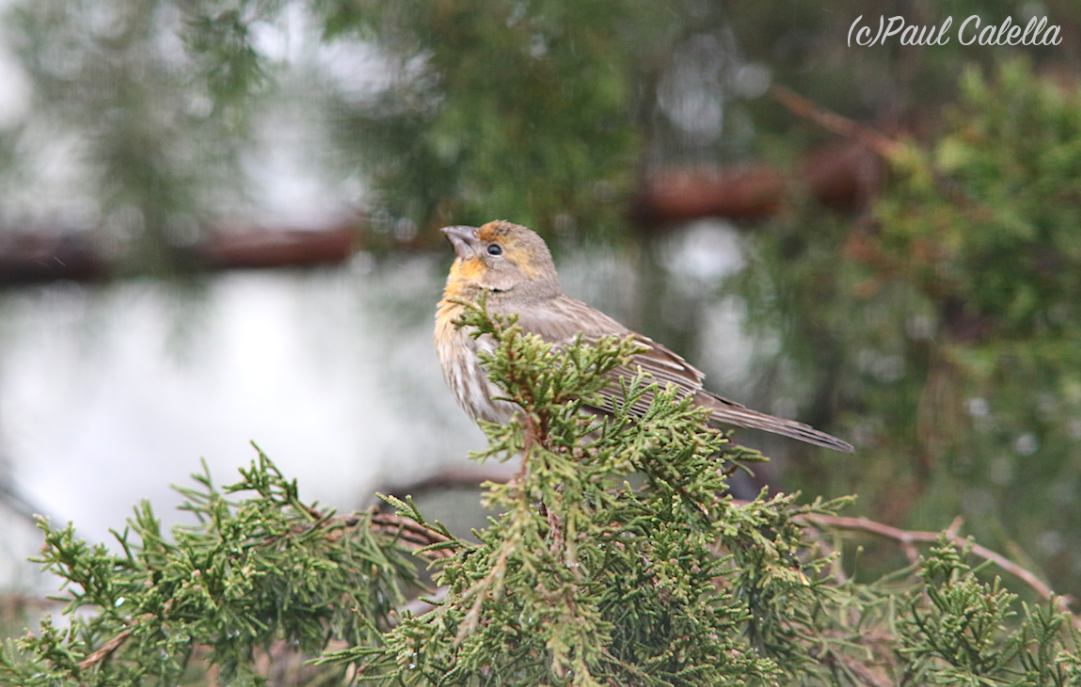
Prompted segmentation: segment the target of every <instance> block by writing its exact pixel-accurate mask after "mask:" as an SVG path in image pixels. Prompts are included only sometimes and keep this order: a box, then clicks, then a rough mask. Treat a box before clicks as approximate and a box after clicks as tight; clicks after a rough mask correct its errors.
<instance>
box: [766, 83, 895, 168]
mask: <svg viewBox="0 0 1081 687" xmlns="http://www.w3.org/2000/svg"><path fill="white" fill-rule="evenodd" d="M770 95H771V96H773V98H774V99H775V100H776V101H777V102H779V103H781V104H782V105H784V106H785V107H787V108H788V109H789V110H790V111H791V112H792V113H793V114H795V115H797V116H799V117H803V118H804V119H809V120H811V121H812V122H814V123H815V124H817V125H819V126H820V127H822V128H823V129H825V130H826V131H830V132H833V133H835V134H837V135H838V136H844V137H845V138H849V139H852V140H853V141H856V142H857V143H859V144H861V145H863V146H864V147H866V148H868V149H870V150H873V151H874V152H876V153H878V154H879V155H881V156H882V157H885V158H892V157H894V156H896V155H897V154H898V153H900V152H901V150H902V148H903V147H904V146H902V145H901V144H900V143H898V142H897V141H895V140H893V139H892V138H890V137H889V136H886V135H885V134H883V133H881V132H878V131H876V130H874V129H872V128H871V127H869V126H867V125H865V124H860V123H859V122H856V121H853V120H851V119H849V118H847V117H842V116H841V115H839V114H837V113H836V112H831V111H830V110H827V109H826V108H824V107H821V106H820V105H817V104H815V103H813V102H811V101H810V100H808V99H806V98H804V97H803V96H801V95H799V94H798V93H796V92H795V91H793V90H791V89H788V88H785V87H784V86H773V87H772V88H770Z"/></svg>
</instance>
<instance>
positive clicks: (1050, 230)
mask: <svg viewBox="0 0 1081 687" xmlns="http://www.w3.org/2000/svg"><path fill="white" fill-rule="evenodd" d="M961 83H962V99H961V102H960V103H959V104H958V106H956V107H954V108H952V109H951V111H950V114H949V115H948V117H947V122H948V123H947V125H946V129H945V131H944V132H943V134H942V135H941V136H940V137H939V138H937V139H936V141H935V142H934V144H933V146H931V147H929V148H928V149H921V148H917V147H915V146H910V147H908V148H907V149H906V150H905V152H904V153H902V154H901V156H900V157H898V158H897V159H896V160H895V161H894V170H895V173H894V178H893V180H892V182H891V183H890V184H889V185H888V186H887V187H886V188H885V190H884V191H883V193H882V195H881V196H880V197H879V198H877V199H876V200H875V201H874V203H873V207H872V209H871V211H870V213H869V214H868V215H867V216H866V217H864V218H863V219H861V220H860V221H857V222H854V223H852V222H839V221H837V220H836V219H835V218H831V217H829V216H824V215H823V214H822V213H821V212H816V211H814V210H813V209H812V208H806V211H805V212H798V213H793V214H792V215H791V216H789V217H787V218H786V219H784V220H781V221H777V222H774V223H772V224H771V225H770V227H769V228H770V231H763V232H761V234H760V235H759V238H758V241H756V243H755V247H756V252H755V259H754V260H753V261H752V263H751V266H750V267H749V268H748V269H747V270H745V272H744V273H743V275H742V276H741V278H740V282H739V284H738V287H739V290H740V292H741V293H743V294H744V295H745V296H746V297H747V302H748V303H749V304H750V306H751V312H750V315H749V316H748V322H750V323H753V325H754V326H755V327H757V328H759V329H760V330H766V331H769V332H770V333H772V334H776V333H778V332H780V333H781V334H782V338H783V341H784V346H783V348H784V352H783V358H784V359H785V360H788V361H797V363H798V364H797V366H796V369H797V370H799V371H800V372H799V373H797V375H796V377H800V376H801V375H811V377H812V378H811V379H810V380H808V379H806V378H804V379H803V384H804V385H806V386H809V387H811V388H813V389H818V390H820V391H819V392H818V393H819V396H818V397H817V398H816V403H815V404H814V406H815V408H817V409H818V410H819V411H820V412H821V410H822V409H824V408H830V407H832V408H835V409H837V412H839V414H840V416H841V417H842V418H843V424H845V425H847V426H848V427H850V435H851V436H852V437H853V438H854V439H855V440H856V441H857V442H858V443H859V444H862V446H863V447H864V450H863V451H861V452H860V453H862V454H865V455H867V456H869V457H870V458H872V460H871V462H864V461H859V462H858V463H853V464H850V465H848V466H841V465H839V464H837V463H836V461H831V463H830V465H829V469H828V470H825V469H824V465H823V464H822V463H821V462H819V461H817V460H814V459H813V458H811V457H809V458H808V460H807V461H806V462H803V463H801V464H800V465H801V467H799V468H794V472H798V473H801V481H802V482H803V483H804V484H805V485H807V486H808V488H809V489H812V490H813V493H821V492H822V490H823V489H825V490H826V491H829V490H830V487H827V486H826V483H829V482H832V483H833V487H832V488H833V489H838V490H840V491H843V492H848V491H850V490H854V491H856V492H858V493H860V494H861V496H862V497H863V498H864V500H866V501H868V502H869V504H871V505H872V507H873V508H874V510H875V511H876V514H877V516H878V517H882V518H884V519H886V520H892V521H906V520H907V521H908V522H910V523H912V524H915V525H924V524H928V523H931V522H937V523H941V522H943V521H944V520H946V519H949V518H950V517H951V516H952V515H953V514H956V513H960V514H963V515H964V516H966V517H967V518H968V519H969V521H970V524H971V526H972V528H973V531H974V532H975V533H976V534H977V535H978V536H980V537H982V538H984V539H985V540H987V541H991V542H995V543H996V544H997V545H998V546H1003V547H1005V548H1007V549H1010V550H1012V551H1013V552H1014V553H1015V554H1016V555H1021V556H1024V555H1031V556H1033V557H1034V558H1036V559H1037V560H1038V561H1039V563H1040V564H1041V565H1042V566H1044V569H1045V570H1046V572H1047V574H1048V575H1050V576H1051V579H1052V580H1053V581H1055V582H1057V583H1058V586H1059V588H1061V589H1064V590H1065V589H1069V590H1070V591H1071V592H1076V591H1078V590H1081V587H1078V586H1077V585H1078V582H1077V579H1078V573H1079V572H1081V559H1079V558H1078V556H1077V554H1076V552H1077V551H1078V550H1079V546H1078V544H1079V543H1081V517H1079V515H1081V513H1079V512H1078V508H1079V505H1081V504H1079V503H1078V500H1077V498H1076V494H1077V488H1078V485H1079V480H1081V465H1079V464H1078V462H1077V460H1076V455H1077V451H1078V448H1079V447H1081V357H1079V355H1081V329H1079V326H1078V323H1079V322H1081V311H1078V303H1079V302H1081V234H1079V233H1078V231H1077V227H1078V226H1079V223H1081V217H1079V216H1078V209H1077V200H1078V193H1079V190H1081V95H1079V94H1078V91H1077V89H1076V87H1074V86H1071V87H1069V88H1067V89H1063V88H1062V87H1060V86H1058V85H1056V84H1054V83H1052V82H1050V81H1048V80H1044V79H1039V78H1034V76H1033V73H1032V71H1031V69H1030V66H1029V65H1027V64H1026V63H1024V62H1012V63H1008V64H1007V65H1005V66H1004V67H1003V68H1002V69H1001V70H1000V71H998V72H996V73H995V75H994V76H993V78H987V77H985V76H983V75H982V74H981V71H980V70H978V69H972V70H970V71H969V72H967V73H966V74H965V76H964V78H963V79H962V82H961ZM842 434H844V432H842ZM824 474H828V475H829V477H828V478H823V477H822V475H824ZM1049 506H1051V507H1052V509H1053V510H1054V513H1055V515H1054V517H1049V513H1048V507H1049ZM1022 552H1023V553H1022Z"/></svg>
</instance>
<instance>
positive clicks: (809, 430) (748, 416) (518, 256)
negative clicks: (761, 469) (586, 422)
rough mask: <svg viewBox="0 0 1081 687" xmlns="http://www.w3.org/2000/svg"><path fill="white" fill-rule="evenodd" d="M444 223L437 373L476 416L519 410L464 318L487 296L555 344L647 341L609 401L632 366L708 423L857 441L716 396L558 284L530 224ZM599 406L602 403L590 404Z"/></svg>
mask: <svg viewBox="0 0 1081 687" xmlns="http://www.w3.org/2000/svg"><path fill="white" fill-rule="evenodd" d="M442 232H443V233H444V234H445V235H446V237H447V238H448V239H449V240H450V243H451V245H452V246H453V247H454V252H455V259H454V263H453V264H452V265H451V268H450V274H449V275H448V276H447V283H446V287H445V288H444V290H443V298H442V299H441V300H440V301H439V305H438V306H437V309H436V316H435V344H436V350H437V352H438V355H439V362H440V365H441V367H442V370H443V378H444V380H445V381H446V383H447V386H449V387H450V389H451V391H452V392H453V394H454V397H455V399H456V400H457V401H458V405H460V406H461V407H462V409H463V410H464V411H465V412H466V414H467V415H469V417H470V418H471V419H472V420H473V421H474V422H479V421H486V422H492V423H497V424H506V423H507V422H508V421H510V419H511V418H512V417H513V416H514V414H515V412H516V411H517V410H518V406H517V405H515V404H514V403H513V402H511V401H508V400H505V398H500V397H505V393H504V392H503V391H502V390H500V389H499V387H497V386H496V385H495V384H494V383H493V382H492V381H491V380H489V379H488V375H487V372H486V370H485V369H484V366H483V365H482V364H481V362H480V360H479V356H478V353H479V352H481V351H486V352H488V353H491V352H492V351H493V350H494V347H495V345H494V343H493V341H492V340H491V339H490V338H489V337H487V336H480V337H475V336H473V332H471V331H470V330H471V329H472V328H471V327H468V326H460V325H459V324H458V323H457V320H458V318H459V317H460V316H461V315H462V314H463V312H464V310H465V306H464V305H463V304H462V302H463V301H465V302H477V301H479V300H480V299H481V298H482V297H484V298H486V301H485V302H486V307H487V309H488V312H489V313H491V314H493V315H516V316H517V317H518V325H519V326H520V327H521V328H522V330H523V331H524V332H526V333H533V334H536V335H537V336H539V337H540V338H541V339H542V340H544V341H546V342H548V343H552V344H555V345H568V344H570V343H572V342H573V341H574V340H575V339H576V338H577V337H578V336H579V335H581V337H582V338H583V339H584V340H585V341H587V342H588V341H596V340H598V339H600V338H602V337H606V336H614V337H619V338H624V337H627V336H631V337H633V340H634V341H635V342H636V343H638V344H640V345H641V346H642V347H643V351H642V352H640V353H637V354H635V355H634V357H633V358H632V359H631V361H630V364H629V365H627V366H625V367H621V368H617V369H616V370H615V371H614V372H613V373H610V375H611V376H612V380H613V381H612V383H611V384H609V385H608V386H607V387H606V388H605V389H603V390H602V391H601V392H600V395H601V396H602V397H603V398H604V399H605V401H606V402H612V401H616V400H619V399H620V397H621V393H622V386H621V385H620V383H619V381H618V380H619V378H620V377H624V378H626V379H627V380H628V381H629V380H630V379H633V378H634V377H635V375H636V372H637V370H638V369H640V370H641V371H642V372H645V373H648V374H649V375H650V376H651V377H652V380H654V381H656V382H658V384H659V385H660V386H662V387H663V386H664V385H667V384H672V385H674V386H675V388H676V391H677V393H678V395H679V397H680V398H684V397H687V396H689V397H691V399H692V400H693V402H694V403H695V404H696V405H698V406H702V407H705V408H708V409H709V410H710V416H709V419H708V422H709V424H710V426H713V427H718V428H719V427H721V426H725V425H731V426H736V427H746V428H751V429H758V430H764V431H766V432H771V433H773V434H779V435H781V436H785V437H789V438H792V439H797V440H799V441H803V442H806V443H808V444H813V445H815V446H821V447H824V448H828V449H833V450H835V451H841V452H844V453H852V452H853V447H852V445H851V444H849V443H848V442H845V441H842V440H841V439H838V438H836V437H834V436H831V435H829V434H827V433H825V432H822V431H819V430H817V429H815V428H813V427H811V426H810V425H806V424H803V423H802V422H796V421H794V420H787V419H785V418H780V417H775V416H773V415H769V414H767V413H762V412H759V411H757V410H752V409H751V408H748V407H746V406H744V405H742V404H740V403H736V402H735V401H730V400H728V399H726V398H722V397H721V396H718V395H716V394H714V393H712V392H710V391H707V390H706V389H705V387H704V385H703V380H704V378H705V375H704V374H703V373H702V372H700V371H699V370H698V369H696V368H695V367H693V366H692V365H691V364H690V363H688V362H687V361H686V360H684V359H683V358H682V357H680V356H679V355H678V354H676V353H674V352H673V351H671V350H669V349H668V348H666V347H665V346H663V345H662V344H659V343H657V342H655V341H653V340H652V339H650V338H649V337H646V336H643V335H642V334H638V333H637V332H633V331H631V330H630V329H628V328H627V327H625V326H623V325H622V324H620V323H619V322H617V321H616V320H614V319H612V318H611V317H609V316H608V315H605V314H604V313H603V312H601V311H600V310H597V309H596V308H593V307H592V306H590V305H587V304H586V303H583V302H582V301H580V300H578V299H576V298H573V297H571V296H569V295H567V294H566V293H564V292H563V289H562V287H561V286H560V282H559V275H558V274H557V273H556V268H555V263H554V262H553V261H552V254H551V252H550V251H549V250H548V246H547V244H545V242H544V239H542V238H541V237H540V236H539V235H538V234H537V233H536V232H534V231H532V230H531V229H528V228H527V227H524V226H522V225H520V224H514V223H512V222H509V221H506V220H496V221H492V222H488V223H486V224H484V225H482V226H480V227H472V226H463V225H454V226H448V227H443V229H442ZM651 401H652V394H651V393H647V394H645V395H644V396H643V397H642V398H640V399H638V401H637V403H636V405H634V406H632V408H631V409H630V411H631V414H632V415H636V416H641V415H642V414H643V413H644V412H645V410H646V409H647V408H648V407H649V404H650V402H651ZM593 410H595V411H597V412H601V413H604V412H606V409H604V408H594V409H593Z"/></svg>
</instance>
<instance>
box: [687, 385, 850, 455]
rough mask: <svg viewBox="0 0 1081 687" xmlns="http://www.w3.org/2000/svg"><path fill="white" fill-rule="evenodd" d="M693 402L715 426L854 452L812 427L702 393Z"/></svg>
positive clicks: (836, 439)
mask: <svg viewBox="0 0 1081 687" xmlns="http://www.w3.org/2000/svg"><path fill="white" fill-rule="evenodd" d="M694 400H695V402H696V403H697V404H698V405H700V406H703V407H706V408H709V409H710V410H711V411H712V415H711V416H710V421H711V423H712V422H716V423H720V424H725V425H735V426H737V427H747V428H749V429H761V430H763V431H766V432H771V433H773V434H780V435H781V436H785V437H789V438H790V439H797V440H799V441H805V442H807V443H808V444H814V445H815V446H821V447H823V448H828V449H833V450H834V451H841V452H843V453H853V452H854V451H855V449H854V448H852V444H850V443H848V442H847V441H841V440H840V439H838V438H837V437H834V436H830V435H829V434H826V433H825V432H820V431H819V430H817V429H815V428H814V427H811V426H810V425H805V424H803V423H802V422H796V421H795V420H786V419H784V418H781V417H775V416H773V415H767V414H766V413H760V412H758V411H757V410H751V409H750V408H748V407H746V406H743V405H740V404H739V403H735V402H734V401H729V400H727V399H724V398H720V397H719V396H714V395H713V394H707V393H705V392H699V393H697V394H695V397H694Z"/></svg>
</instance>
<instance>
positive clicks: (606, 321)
mask: <svg viewBox="0 0 1081 687" xmlns="http://www.w3.org/2000/svg"><path fill="white" fill-rule="evenodd" d="M518 324H519V325H521V327H522V329H523V330H524V331H526V332H530V333H533V334H537V335H538V336H540V337H541V338H542V339H544V340H545V341H548V342H549V343H555V344H568V343H570V342H571V341H573V340H574V337H575V336H577V335H578V334H582V335H583V336H584V337H585V339H586V340H587V341H596V340H597V339H600V338H601V337H604V336H617V337H624V336H627V335H628V334H630V335H633V336H634V339H635V341H637V342H638V343H640V344H642V345H643V346H644V347H645V348H646V350H645V351H643V352H641V353H639V354H637V355H635V356H634V358H632V359H631V362H630V364H629V365H626V366H621V367H618V368H616V369H614V370H612V371H611V372H609V373H608V376H609V377H610V378H611V379H612V383H611V384H609V385H608V386H607V387H605V388H604V389H603V390H602V391H601V392H600V395H601V396H602V397H603V398H604V399H605V400H606V401H607V402H608V405H609V407H607V408H599V409H598V410H604V411H610V410H611V409H612V408H613V407H614V405H615V403H617V402H622V400H623V393H622V388H621V386H620V382H619V380H620V378H623V379H626V380H627V381H628V382H629V381H630V380H632V379H634V378H635V376H637V374H638V371H639V370H641V371H642V372H644V373H647V374H648V375H649V376H650V379H649V380H647V381H648V382H649V383H652V382H656V383H657V384H658V386H660V387H661V388H665V387H667V385H668V384H673V385H675V387H676V389H677V391H678V392H679V395H680V396H681V397H683V396H691V397H692V398H693V399H694V402H695V403H696V404H698V405H700V406H703V407H706V408H709V409H710V411H711V415H710V424H726V425H735V426H737V427H747V428H750V429H760V430H764V431H766V432H772V433H774V434H780V435H782V436H786V437H790V438H792V439H797V440H799V441H804V442H807V443H809V444H814V445H815V446H822V447H824V448H829V449H833V450H835V451H842V452H844V453H852V452H853V448H852V446H851V445H850V444H848V443H847V442H845V441H841V440H840V439H837V438H836V437H833V436H831V435H829V434H826V433H825V432H821V431H819V430H817V429H815V428H813V427H811V426H810V425H806V424H803V423H802V422H796V421H795V420H787V419H785V418H780V417H776V416H773V415H769V414H767V413H762V412H759V411H757V410H753V409H751V408H748V407H747V406H745V405H742V404H740V403H736V402H735V401H730V400H728V399H726V398H722V397H720V396H717V395H716V394H713V393H710V392H708V391H706V390H705V389H704V388H703V386H702V380H703V379H704V378H705V375H704V374H702V372H700V371H699V370H698V369H697V368H696V367H694V366H693V365H691V364H690V363H688V362H687V361H686V360H684V359H683V358H682V356H680V355H678V354H676V353H674V352H673V351H671V350H669V349H668V348H666V347H665V346H663V345H661V344H659V343H657V342H655V341H653V340H652V339H650V338H649V337H646V336H642V335H641V334H636V333H634V332H632V331H631V330H629V329H627V328H626V327H624V326H623V325H621V324H619V323H618V322H616V321H615V320H613V319H612V318H611V317H608V316H607V315H605V314H604V313H602V312H600V311H599V310H597V309H595V308H592V307H590V306H588V305H586V304H585V303H583V302H581V301H579V300H576V299H574V298H571V297H570V296H561V297H559V298H555V299H551V300H549V301H545V302H544V303H542V304H539V305H537V306H535V307H530V308H527V309H524V310H523V311H521V312H519V313H518ZM652 402H653V394H652V393H650V392H646V393H645V394H643V395H642V396H641V397H639V398H638V399H637V400H636V401H635V402H634V404H633V405H632V406H631V408H630V411H631V414H632V415H636V416H642V415H644V414H645V413H646V411H647V410H648V409H649V406H650V404H651V403H652Z"/></svg>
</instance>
